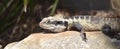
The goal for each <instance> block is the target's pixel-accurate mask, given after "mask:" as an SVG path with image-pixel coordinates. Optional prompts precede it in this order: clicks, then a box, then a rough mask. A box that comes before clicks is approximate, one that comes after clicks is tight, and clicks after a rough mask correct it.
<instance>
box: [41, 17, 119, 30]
mask: <svg viewBox="0 0 120 49" xmlns="http://www.w3.org/2000/svg"><path fill="white" fill-rule="evenodd" d="M48 21H50V22H52V21H63V22H64V21H67V22H68V28H70V27H71V26H72V24H73V23H74V22H78V23H80V24H81V25H82V26H83V28H84V30H85V31H99V30H101V29H102V27H103V26H104V25H105V24H108V25H109V26H110V27H111V28H112V30H115V31H120V18H105V17H96V16H74V17H70V18H57V17H47V18H44V19H43V20H42V21H41V22H40V24H39V25H40V27H41V28H43V29H48V30H51V31H53V32H62V31H64V30H65V28H66V26H64V25H55V24H49V23H47V22H48Z"/></svg>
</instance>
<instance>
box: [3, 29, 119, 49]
mask: <svg viewBox="0 0 120 49" xmlns="http://www.w3.org/2000/svg"><path fill="white" fill-rule="evenodd" d="M86 33H87V38H88V39H87V42H85V41H83V40H82V38H81V36H80V33H79V32H77V31H66V32H61V33H54V34H52V33H51V34H50V33H49V34H43V33H35V34H31V35H30V36H28V37H27V38H25V39H23V40H21V41H19V42H13V43H10V44H8V45H7V46H6V47H5V48H4V49H117V48H116V46H114V44H112V43H111V41H110V39H109V38H108V37H106V36H105V35H104V34H103V33H101V32H86Z"/></svg>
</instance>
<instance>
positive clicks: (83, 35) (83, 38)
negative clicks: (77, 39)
mask: <svg viewBox="0 0 120 49" xmlns="http://www.w3.org/2000/svg"><path fill="white" fill-rule="evenodd" d="M80 36H81V37H82V40H83V41H85V42H87V37H86V33H82V34H81V35H80Z"/></svg>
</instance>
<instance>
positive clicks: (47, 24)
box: [39, 17, 68, 32]
mask: <svg viewBox="0 0 120 49" xmlns="http://www.w3.org/2000/svg"><path fill="white" fill-rule="evenodd" d="M67 25H68V23H67V21H65V20H64V19H63V18H58V17H47V18H43V19H42V21H41V22H40V23H39V26H40V27H41V28H43V29H46V30H50V31H52V32H62V31H65V30H66V28H67Z"/></svg>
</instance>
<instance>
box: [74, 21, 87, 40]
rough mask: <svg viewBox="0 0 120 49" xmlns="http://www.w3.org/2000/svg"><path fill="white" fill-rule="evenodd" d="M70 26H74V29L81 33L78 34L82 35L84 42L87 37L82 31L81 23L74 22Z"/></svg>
mask: <svg viewBox="0 0 120 49" xmlns="http://www.w3.org/2000/svg"><path fill="white" fill-rule="evenodd" d="M72 27H74V29H75V30H76V31H79V32H81V33H82V34H81V35H80V36H81V37H82V40H83V41H85V42H86V41H87V37H86V33H85V32H84V28H83V27H82V25H81V24H79V22H74V23H73V26H72Z"/></svg>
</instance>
